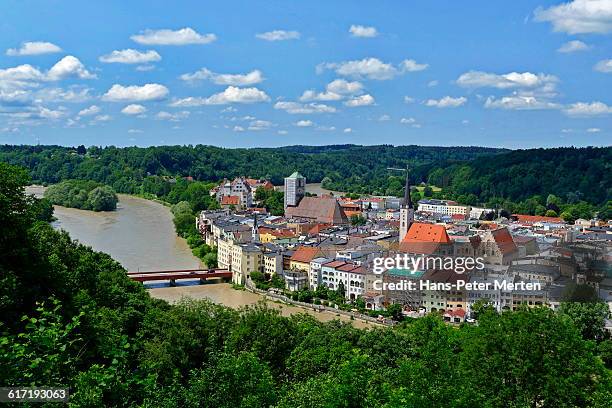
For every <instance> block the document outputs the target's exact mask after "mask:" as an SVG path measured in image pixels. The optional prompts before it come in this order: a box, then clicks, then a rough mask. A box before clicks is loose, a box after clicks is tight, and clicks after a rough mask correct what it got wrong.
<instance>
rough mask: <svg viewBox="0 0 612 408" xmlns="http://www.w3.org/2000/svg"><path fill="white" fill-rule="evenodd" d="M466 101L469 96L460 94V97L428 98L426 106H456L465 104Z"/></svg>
mask: <svg viewBox="0 0 612 408" xmlns="http://www.w3.org/2000/svg"><path fill="white" fill-rule="evenodd" d="M466 102H467V98H466V97H464V96H460V97H459V98H453V97H451V96H445V97H443V98H442V99H428V100H427V101H426V102H425V106H435V107H436V108H456V107H458V106H461V105H464V104H465V103H466Z"/></svg>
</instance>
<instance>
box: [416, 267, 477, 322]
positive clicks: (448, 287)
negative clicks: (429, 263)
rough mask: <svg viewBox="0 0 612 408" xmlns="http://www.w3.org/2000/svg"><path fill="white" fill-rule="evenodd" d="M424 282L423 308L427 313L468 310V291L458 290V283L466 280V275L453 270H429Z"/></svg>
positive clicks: (424, 276)
mask: <svg viewBox="0 0 612 408" xmlns="http://www.w3.org/2000/svg"><path fill="white" fill-rule="evenodd" d="M422 280H423V281H424V282H425V283H426V286H425V287H424V290H423V291H422V297H423V303H422V306H423V307H424V308H425V310H426V311H427V312H436V311H444V312H446V311H448V310H449V309H450V310H456V309H463V310H466V308H467V299H466V291H465V290H459V289H457V281H458V280H465V275H462V274H458V273H456V272H454V271H451V270H441V271H438V270H429V271H427V272H426V273H425V274H424V275H423V277H422Z"/></svg>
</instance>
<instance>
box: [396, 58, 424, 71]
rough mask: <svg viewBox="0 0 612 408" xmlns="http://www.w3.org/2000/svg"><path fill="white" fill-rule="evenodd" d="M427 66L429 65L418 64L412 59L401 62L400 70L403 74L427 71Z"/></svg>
mask: <svg viewBox="0 0 612 408" xmlns="http://www.w3.org/2000/svg"><path fill="white" fill-rule="evenodd" d="M428 66H429V64H418V63H417V62H416V61H415V60H412V59H407V60H403V61H402V63H401V68H402V70H403V71H405V72H417V71H423V70H424V69H427V67H428Z"/></svg>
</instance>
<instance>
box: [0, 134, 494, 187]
mask: <svg viewBox="0 0 612 408" xmlns="http://www.w3.org/2000/svg"><path fill="white" fill-rule="evenodd" d="M502 151H504V150H502V149H492V148H483V147H424V146H398V147H394V146H390V145H380V146H356V145H331V146H288V147H279V148H253V149H224V148H219V147H213V146H203V145H197V146H159V147H147V148H138V147H127V148H115V147H105V148H98V147H90V148H88V149H87V150H85V149H84V148H81V149H77V148H69V147H60V146H0V161H4V162H8V163H11V164H17V165H21V166H24V167H26V168H28V169H30V172H31V176H32V179H33V180H35V181H42V182H48V183H55V182H57V181H60V180H63V179H66V178H78V179H90V180H96V181H99V182H104V183H106V184H109V185H113V184H114V183H115V182H116V181H117V180H120V179H123V178H126V177H127V178H142V177H144V176H146V175H147V174H148V175H166V176H192V177H193V178H195V179H196V180H206V181H217V180H220V179H222V178H225V177H235V176H240V175H246V176H249V177H268V178H270V179H271V180H272V182H273V183H274V184H282V182H283V178H284V177H286V176H287V175H289V174H291V173H293V172H294V171H296V170H299V171H300V172H301V173H302V174H304V176H306V178H307V179H308V182H314V183H316V182H321V181H322V180H323V179H324V178H325V177H328V179H329V180H331V181H333V182H335V183H342V184H341V185H342V186H343V187H344V188H345V190H351V189H352V190H355V189H358V188H377V186H384V185H385V184H386V183H387V179H388V178H389V176H390V175H393V174H395V175H397V173H393V172H392V171H389V170H387V167H400V168H405V167H406V166H407V165H410V166H411V167H418V166H422V165H430V166H431V165H433V164H438V165H448V164H452V163H463V162H465V161H468V160H471V159H474V158H476V157H482V156H486V155H492V154H496V153H500V152H502ZM79 153H80V154H79ZM421 176H425V175H418V176H416V175H415V177H421ZM117 190H118V191H120V190H121V189H120V188H119V189H117Z"/></svg>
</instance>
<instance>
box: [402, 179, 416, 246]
mask: <svg viewBox="0 0 612 408" xmlns="http://www.w3.org/2000/svg"><path fill="white" fill-rule="evenodd" d="M404 188H405V190H404V199H403V200H402V203H401V206H400V228H399V241H400V242H402V240H403V239H404V237H405V236H406V234H407V233H408V230H409V229H410V226H411V225H412V223H413V222H414V206H413V205H412V199H411V198H410V172H409V171H408V168H406V185H405V187H404Z"/></svg>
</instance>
